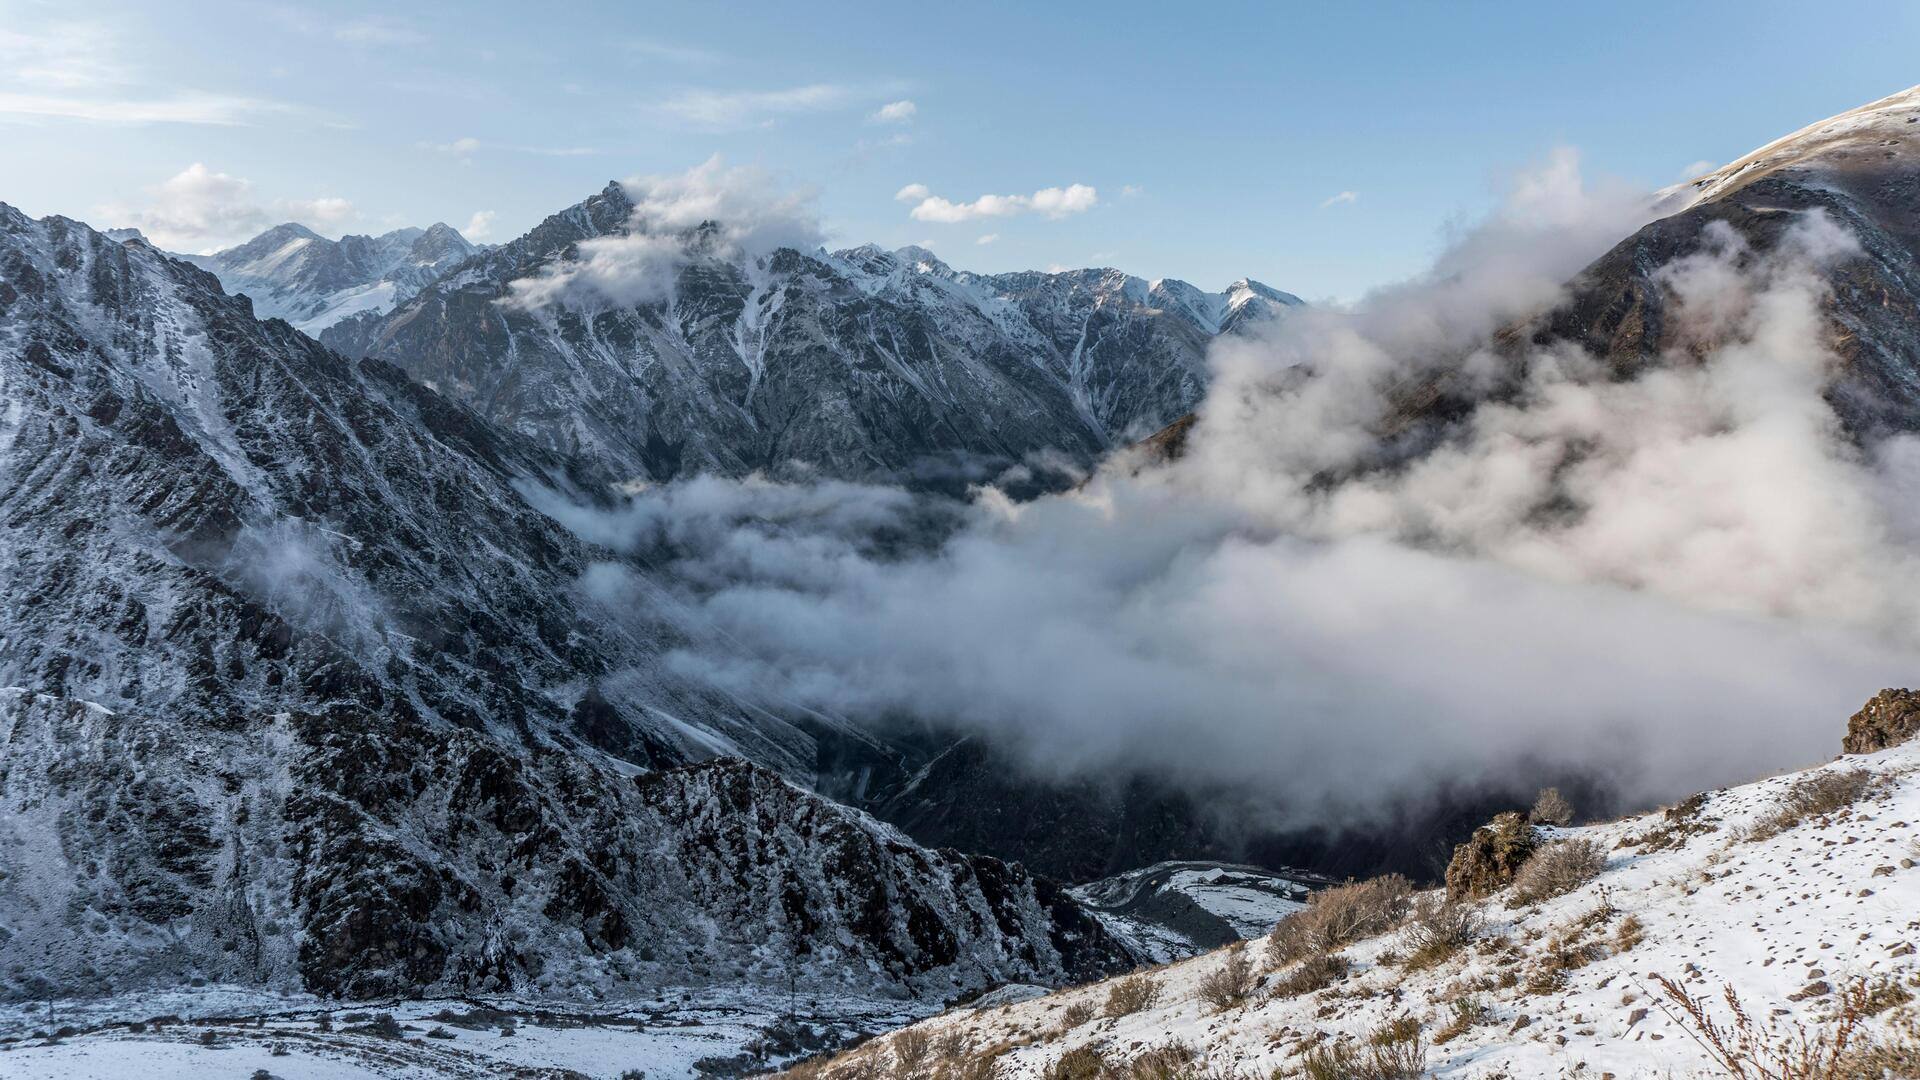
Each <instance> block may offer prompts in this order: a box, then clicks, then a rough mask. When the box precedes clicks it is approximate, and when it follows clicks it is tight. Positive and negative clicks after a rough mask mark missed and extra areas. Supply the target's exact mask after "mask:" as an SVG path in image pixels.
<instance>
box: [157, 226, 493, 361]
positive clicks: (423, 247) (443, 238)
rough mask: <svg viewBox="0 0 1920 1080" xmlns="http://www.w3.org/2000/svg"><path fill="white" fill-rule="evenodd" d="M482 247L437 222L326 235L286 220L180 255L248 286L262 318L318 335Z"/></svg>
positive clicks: (393, 299) (224, 280)
mask: <svg viewBox="0 0 1920 1080" xmlns="http://www.w3.org/2000/svg"><path fill="white" fill-rule="evenodd" d="M478 250H480V249H479V248H477V247H475V246H474V245H473V244H471V243H468V242H467V239H466V238H465V237H463V236H461V235H460V234H459V233H458V232H456V231H455V230H454V229H453V227H452V226H450V225H443V224H438V223H436V224H434V225H432V226H429V227H428V228H425V229H415V228H407V229H395V230H394V231H392V232H389V233H382V234H381V235H379V236H360V235H351V234H350V235H347V236H343V237H341V238H340V239H338V240H328V239H327V238H326V237H324V236H321V235H320V234H318V233H316V232H314V231H313V230H312V229H309V228H307V227H306V226H304V225H299V224H295V223H293V222H287V223H286V224H284V225H275V226H274V227H273V228H271V229H268V230H267V231H266V232H263V233H261V234H260V235H259V236H256V237H254V238H253V239H251V240H249V241H247V242H246V243H244V244H240V245H238V246H237V247H230V248H227V249H226V250H224V251H218V252H215V253H214V254H212V255H204V256H182V257H183V258H186V259H187V261H189V262H192V263H194V264H196V265H198V266H201V267H204V268H205V269H207V270H211V271H213V273H214V274H215V275H217V276H218V277H219V278H220V283H221V284H222V285H223V286H225V288H226V291H227V292H229V293H245V294H246V295H247V296H248V297H249V298H251V299H252V300H253V307H254V312H255V314H257V315H258V316H259V317H260V318H263V319H268V318H276V319H285V320H287V321H288V322H290V323H292V324H293V325H294V326H295V327H296V328H298V329H300V330H303V331H305V332H306V333H309V334H313V335H316V336H317V335H318V334H319V333H320V331H322V330H324V329H326V328H327V327H329V326H332V325H333V324H334V323H336V322H339V321H340V320H341V319H345V318H348V317H350V316H353V315H359V314H361V313H369V314H379V313H381V312H385V311H389V310H391V309H392V308H393V306H394V305H395V304H397V303H400V302H402V301H405V300H406V299H408V298H409V297H411V296H413V294H415V293H417V292H419V291H420V289H421V287H422V286H424V285H426V284H427V283H428V282H430V281H432V280H434V279H435V278H437V277H439V276H440V275H442V274H444V273H446V272H447V271H448V270H450V269H452V268H453V267H455V266H458V265H459V264H460V263H461V262H463V261H465V260H466V259H467V257H468V256H471V255H472V254H474V253H475V252H476V251H478Z"/></svg>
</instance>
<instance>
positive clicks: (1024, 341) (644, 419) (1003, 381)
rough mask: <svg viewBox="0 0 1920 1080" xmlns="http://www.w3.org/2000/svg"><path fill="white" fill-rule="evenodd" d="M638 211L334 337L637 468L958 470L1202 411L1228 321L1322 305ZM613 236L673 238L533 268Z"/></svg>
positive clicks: (540, 437)
mask: <svg viewBox="0 0 1920 1080" xmlns="http://www.w3.org/2000/svg"><path fill="white" fill-rule="evenodd" d="M634 212H635V208H634V203H633V201H632V199H631V198H630V196H629V194H628V192H627V190H626V188H624V187H623V186H622V185H621V184H618V183H614V184H609V185H608V186H607V188H606V189H605V190H603V191H601V192H600V193H599V194H597V195H595V196H593V197H592V198H590V199H588V200H586V201H585V202H582V203H580V204H578V205H576V206H574V207H571V208H569V209H567V210H564V211H562V212H561V213H559V214H556V215H554V216H553V217H551V218H549V219H547V220H546V221H545V222H543V223H542V224H541V225H540V226H538V227H537V228H535V229H534V230H533V231H531V232H529V233H528V234H527V235H525V236H523V237H520V238H519V239H517V240H514V241H512V242H510V243H507V244H503V245H501V246H500V247H498V248H494V249H491V250H489V251H487V252H485V253H483V254H482V255H481V256H479V257H478V258H476V259H474V260H472V261H470V262H468V263H466V264H463V265H462V266H461V267H460V268H459V269H458V270H457V271H456V272H455V273H452V274H450V275H448V276H447V277H445V278H443V279H441V280H440V281H438V282H436V283H435V284H433V285H432V286H430V287H428V288H426V289H424V290H423V291H422V292H421V293H420V294H419V295H418V296H417V297H415V298H414V299H412V300H410V301H408V302H406V303H402V304H400V305H398V306H397V307H396V308H395V309H394V310H393V311H392V312H391V313H389V314H386V315H383V316H382V315H372V314H368V315H363V316H359V317H356V318H352V319H347V320H343V321H342V322H340V323H338V324H337V325H335V326H334V327H332V328H331V329H330V330H328V331H327V332H326V333H325V334H324V335H323V340H325V341H326V342H327V343H328V344H329V345H332V346H334V347H335V348H338V349H340V350H341V351H342V352H345V353H347V354H348V355H350V356H362V355H364V356H372V357H378V358H381V359H384V360H387V361H390V362H392V363H394V364H396V365H398V366H400V367H401V368H403V369H405V370H406V371H407V372H408V373H409V374H411V375H412V376H413V377H414V378H416V379H419V380H420V381H422V382H424V383H426V384H427V385H429V386H432V387H434V388H435V389H437V390H439V391H440V392H441V393H444V394H447V395H448V396H450V397H452V398H454V399H456V400H459V401H462V402H465V403H467V404H469V405H471V406H472V407H474V408H475V409H476V410H478V411H480V412H481V413H482V414H483V415H485V416H486V417H487V418H488V419H489V420H492V421H494V422H496V423H499V424H501V425H503V426H505V427H509V428H511V429H513V430H515V431H517V432H520V433H522V434H525V435H527V436H529V437H531V438H533V439H535V440H536V441H538V442H540V443H542V444H543V445H545V446H547V447H550V448H552V449H555V450H558V451H561V452H565V453H578V454H583V455H585V456H586V457H588V458H589V459H591V460H593V461H595V462H596V463H599V464H602V465H604V466H605V467H607V468H608V469H610V470H612V471H614V472H616V473H617V474H619V475H620V476H622V477H623V478H636V479H655V480H658V479H664V478H666V477H669V476H674V475H679V474H683V473H692V472H698V471H715V472H721V473H725V474H730V475H739V474H744V473H746V472H750V471H752V470H755V469H768V470H780V469H785V468H789V467H796V466H797V467H799V468H802V469H806V468H811V469H814V470H819V471H822V472H825V473H827V474H830V475H835V476H860V477H898V478H904V479H917V480H922V481H930V482H935V481H940V480H952V479H955V478H978V477H983V476H991V475H993V474H994V473H997V472H998V471H1000V470H1001V469H1003V468H1005V467H1006V466H1008V465H1010V464H1013V463H1016V462H1020V461H1022V460H1023V459H1024V458H1027V457H1028V456H1030V455H1035V454H1039V453H1042V452H1045V451H1054V452H1057V453H1058V454H1060V455H1062V458H1061V460H1062V461H1064V462H1065V463H1067V464H1068V465H1069V466H1084V465H1086V464H1088V463H1090V462H1091V461H1092V460H1093V458H1094V457H1095V456H1096V455H1097V454H1099V453H1100V452H1102V451H1103V450H1104V449H1106V448H1107V447H1108V446H1110V445H1112V444H1113V443H1114V442H1116V441H1121V440H1126V439H1131V438H1135V437H1138V436H1140V435H1144V434H1146V433H1148V432H1151V431H1153V430H1155V429H1157V428H1159V427H1160V426H1162V425H1164V424H1165V423H1167V422H1168V421H1170V420H1172V419H1173V418H1174V417H1176V416H1179V415H1180V414H1182V413H1184V412H1185V411H1186V410H1187V409H1189V408H1191V407H1192V405H1193V404H1194V403H1195V402H1196V401H1198V399H1199V397H1200V394H1201V391H1202V388H1203V386H1204V382H1205V377H1206V369H1205V358H1204V357H1205V350H1206V346H1207V343H1208V342H1209V341H1210V340H1211V339H1212V338H1213V337H1214V336H1215V335H1216V334H1219V333H1223V332H1227V331H1230V330H1232V329H1233V328H1235V327H1238V326H1242V325H1246V324H1248V323H1250V322H1252V321H1255V320H1258V319H1263V318H1270V317H1273V316H1274V315H1275V314H1277V313H1280V312H1282V311H1284V310H1285V309H1286V308H1288V307H1290V306H1292V305H1295V304H1297V303H1299V301H1298V300H1297V299H1296V298H1294V297H1291V296H1289V295H1287V294H1284V293H1280V292H1277V291H1275V290H1271V289H1267V288H1266V287H1264V286H1260V285H1256V284H1252V283H1248V282H1238V283H1236V284H1235V285H1234V286H1233V287H1231V288H1230V289H1229V290H1228V291H1226V292H1225V293H1204V292H1201V291H1200V290H1198V289H1195V288H1193V287H1192V286H1190V285H1186V284H1184V283H1182V282H1177V281H1161V282H1153V283H1149V282H1146V281H1142V280H1140V279H1138V278H1132V277H1128V276H1127V275H1125V274H1122V273H1120V272H1119V271H1113V270H1080V271H1071V272H1068V273H1063V274H1040V273H1032V274H1005V275H998V276H980V275H974V274H964V273H957V272H955V271H954V270H952V269H951V268H949V267H948V266H947V265H946V264H944V263H942V262H941V261H940V260H939V259H937V258H935V257H934V256H933V255H932V254H931V253H930V252H927V251H925V250H923V249H919V248H902V249H900V250H899V251H894V252H888V251H882V250H880V249H879V248H876V247H873V246H871V245H869V246H866V247H860V248H852V249H849V250H845V251H839V252H833V253H829V252H826V251H822V250H817V249H816V250H814V251H810V252H808V251H800V250H796V249H793V248H778V249H775V250H773V251H771V252H766V253H758V254H752V253H746V252H742V251H739V250H736V249H734V248H732V247H730V246H728V245H726V244H725V243H724V242H722V241H721V240H720V239H718V238H717V236H716V232H715V230H714V229H713V228H712V227H711V226H702V227H700V228H696V229H693V230H690V231H687V232H684V233H674V234H670V235H665V236H655V235H652V234H650V233H647V232H645V228H646V227H645V226H644V225H642V224H638V223H636V222H635V221H633V220H631V215H633V214H634ZM609 240H617V241H634V242H636V243H639V242H644V243H645V244H648V245H658V248H659V250H658V252H657V253H656V254H657V257H658V264H657V265H654V266H651V267H649V268H647V269H646V273H647V274H651V275H654V276H655V277H656V278H657V279H658V280H655V281H653V282H652V284H651V285H650V287H648V288H646V289H644V290H636V289H633V288H628V287H627V285H630V284H631V282H627V281H626V279H624V278H623V279H621V281H622V282H623V284H622V285H621V286H620V287H619V288H614V287H611V286H609V287H608V288H603V289H598V290H588V292H589V293H590V294H591V295H587V296H584V297H582V296H573V295H566V294H557V293H555V292H553V291H542V292H540V293H538V295H537V298H536V300H534V301H531V302H530V301H529V298H530V297H532V296H534V294H533V293H530V292H529V291H528V290H527V288H526V284H527V283H529V282H539V281H543V280H548V281H551V280H554V278H555V275H563V274H565V273H567V272H568V269H569V268H570V267H573V266H577V265H578V264H579V261H580V260H581V259H582V258H584V257H586V256H584V255H583V252H586V251H604V250H607V249H606V248H604V247H598V248H596V247H594V245H596V244H600V245H604V244H605V243H606V242H607V241H609ZM583 245H586V246H584V247H583ZM620 250H623V251H624V250H627V249H620ZM647 250H648V251H652V250H653V248H652V247H649V248H647ZM627 257H628V258H638V257H639V256H627ZM621 268H622V270H623V271H626V272H630V273H631V274H632V275H634V276H640V270H639V269H637V268H635V267H632V266H628V265H626V264H625V263H623V264H622V265H621ZM516 283H517V285H516ZM603 284H604V283H603ZM614 294H619V295H614Z"/></svg>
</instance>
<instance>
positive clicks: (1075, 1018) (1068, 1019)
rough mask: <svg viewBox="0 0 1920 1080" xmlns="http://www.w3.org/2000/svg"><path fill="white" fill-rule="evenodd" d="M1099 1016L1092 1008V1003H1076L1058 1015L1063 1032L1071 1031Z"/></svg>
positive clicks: (1098, 1012)
mask: <svg viewBox="0 0 1920 1080" xmlns="http://www.w3.org/2000/svg"><path fill="white" fill-rule="evenodd" d="M1099 1014H1100V1011H1099V1010H1098V1009H1095V1008H1094V1007H1093V1002H1091V1001H1076V1002H1074V1003H1073V1004H1071V1005H1069V1006H1067V1008H1066V1011H1065V1012H1063V1013H1061V1014H1060V1028H1061V1030H1063V1031H1072V1030H1073V1029H1074V1028H1077V1027H1079V1026H1080V1025H1081V1024H1084V1023H1086V1022H1087V1021H1089V1020H1091V1019H1093V1018H1094V1017H1095V1016H1098V1015H1099Z"/></svg>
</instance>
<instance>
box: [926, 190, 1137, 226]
mask: <svg viewBox="0 0 1920 1080" xmlns="http://www.w3.org/2000/svg"><path fill="white" fill-rule="evenodd" d="M893 197H894V199H895V200H896V201H898V202H910V203H913V204H914V206H913V209H912V211H910V213H911V215H912V217H913V219H914V220H915V221H933V222H939V223H941V224H945V225H951V224H954V223H957V222H962V221H973V220H976V219H978V218H993V217H1013V216H1014V215H1016V214H1026V213H1035V214H1040V215H1042V216H1045V217H1049V218H1063V217H1067V216H1068V215H1070V214H1079V213H1083V212H1085V211H1088V210H1091V209H1093V208H1094V207H1095V206H1097V205H1099V202H1100V193H1099V192H1098V191H1097V190H1095V189H1094V188H1093V187H1091V186H1089V185H1087V184H1068V185H1067V186H1066V187H1048V188H1041V189H1040V190H1039V191H1036V192H1034V193H1033V194H1031V195H982V196H980V197H979V198H977V199H974V200H973V201H971V202H958V203H957V202H954V201H952V200H951V199H943V198H941V197H940V196H938V195H935V194H933V192H932V191H931V190H929V189H928V187H927V185H925V184H908V185H907V186H906V187H903V188H901V189H900V190H899V191H897V192H895V193H894V196H893Z"/></svg>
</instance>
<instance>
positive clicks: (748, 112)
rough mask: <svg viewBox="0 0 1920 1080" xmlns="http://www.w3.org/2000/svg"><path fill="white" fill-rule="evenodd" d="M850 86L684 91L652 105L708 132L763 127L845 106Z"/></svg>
mask: <svg viewBox="0 0 1920 1080" xmlns="http://www.w3.org/2000/svg"><path fill="white" fill-rule="evenodd" d="M853 98H854V93H853V91H852V90H851V89H849V88H848V87H845V86H838V85H834V84H831V83H813V84H810V85H807V86H794V87H789V88H787V89H784V90H685V91H682V92H680V93H678V94H675V95H674V96H672V97H670V98H668V99H666V100H665V101H662V102H659V103H658V104H655V105H654V106H652V111H653V112H654V113H655V114H657V115H659V116H661V117H663V118H665V119H668V120H671V121H674V122H677V123H681V124H685V125H688V126H690V127H696V128H701V129H705V130H711V131H731V130H737V129H739V128H747V127H758V126H765V125H768V124H771V123H773V122H774V121H775V120H777V119H778V118H780V117H783V116H795V115H801V114H805V113H818V112H827V111H830V110H833V109H839V108H844V107H845V106H846V105H848V104H849V103H850V102H851V101H852V100H853Z"/></svg>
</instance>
